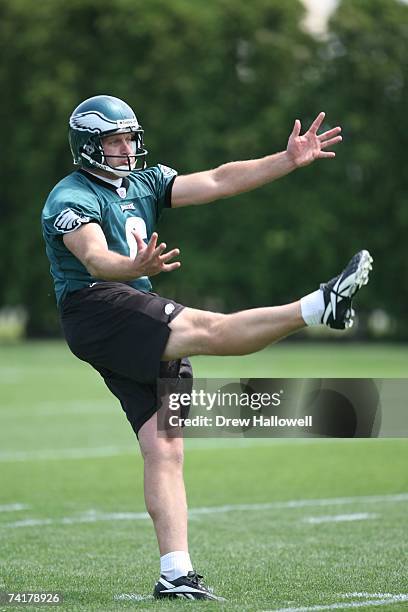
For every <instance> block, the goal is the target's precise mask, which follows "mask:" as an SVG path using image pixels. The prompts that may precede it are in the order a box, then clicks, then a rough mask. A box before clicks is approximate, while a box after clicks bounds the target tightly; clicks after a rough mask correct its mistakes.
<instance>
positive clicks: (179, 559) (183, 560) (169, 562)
mask: <svg viewBox="0 0 408 612" xmlns="http://www.w3.org/2000/svg"><path fill="white" fill-rule="evenodd" d="M192 569H193V566H192V565H191V559H190V555H189V554H188V552H185V551H184V550H175V551H173V552H169V553H167V555H163V556H162V557H160V574H161V575H162V576H164V577H165V578H167V580H175V579H176V578H180V576H187V574H188V572H191V571H192Z"/></svg>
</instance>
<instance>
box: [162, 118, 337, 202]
mask: <svg viewBox="0 0 408 612" xmlns="http://www.w3.org/2000/svg"><path fill="white" fill-rule="evenodd" d="M324 117H325V114H324V113H319V115H318V116H317V117H316V119H315V120H314V121H313V123H312V125H311V126H310V128H309V129H308V131H307V132H306V133H305V134H303V136H302V135H301V134H300V132H301V124H300V121H299V119H296V121H295V124H294V127H293V130H292V133H291V135H290V136H289V140H288V144H287V148H286V151H283V152H281V153H275V155H268V156H266V157H262V158H260V159H250V160H247V161H236V162H230V163H228V164H223V165H222V166H219V167H218V168H214V169H213V170H207V171H205V172H197V173H194V174H187V175H184V176H183V175H182V176H177V177H176V179H175V181H174V184H173V190H172V196H171V205H172V207H173V208H176V207H179V206H188V205H189V204H204V203H206V202H212V201H213V200H218V199H220V198H226V197H229V196H233V195H236V194H238V193H243V192H245V191H251V190H252V189H256V188H257V187H260V186H261V185H265V184H266V183H270V182H271V181H274V180H276V179H278V178H280V177H281V176H285V175H286V174H289V172H292V170H295V169H296V168H300V167H301V166H307V165H309V164H311V163H312V162H313V161H314V160H315V159H323V158H331V157H335V155H336V154H335V153H334V152H333V151H327V148H328V147H331V145H334V144H337V143H338V142H340V141H341V136H340V132H341V128H340V127H335V128H333V129H331V130H328V131H327V132H323V133H322V134H317V132H318V130H319V128H320V126H321V124H322V123H323V120H324Z"/></svg>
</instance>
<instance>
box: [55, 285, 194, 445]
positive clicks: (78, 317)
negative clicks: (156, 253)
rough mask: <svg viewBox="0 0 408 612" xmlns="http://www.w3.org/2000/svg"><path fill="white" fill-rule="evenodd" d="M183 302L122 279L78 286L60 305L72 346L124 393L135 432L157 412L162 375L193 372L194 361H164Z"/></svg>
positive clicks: (115, 390) (116, 390) (109, 384)
mask: <svg viewBox="0 0 408 612" xmlns="http://www.w3.org/2000/svg"><path fill="white" fill-rule="evenodd" d="M183 308H184V306H182V305H181V304H178V303H177V302H174V301H173V300H169V299H166V298H162V297H160V296H158V295H156V294H154V293H146V292H143V291H138V290H137V289H134V288H133V287H130V286H129V285H126V284H124V283H118V282H101V283H96V284H94V285H93V286H92V287H85V288H84V289H80V290H78V291H74V292H72V293H70V294H68V296H67V297H66V298H65V299H64V300H63V302H62V304H61V306H60V314H61V323H62V328H63V331H64V335H65V338H66V340H67V342H68V346H69V348H70V349H71V351H72V352H73V353H74V355H76V356H77V357H79V359H82V360H83V361H86V362H88V363H89V364H90V365H92V366H93V367H94V368H95V369H96V370H97V371H98V372H99V373H100V374H101V376H102V377H103V379H104V381H105V383H106V385H107V387H108V388H109V389H110V390H111V391H112V393H113V394H114V395H115V396H116V397H117V398H118V399H119V401H120V403H121V405H122V408H123V410H124V411H125V413H126V416H127V418H128V420H129V422H130V424H131V425H132V427H133V429H134V431H135V433H136V435H137V433H138V431H139V429H140V428H141V426H142V425H143V424H144V423H145V422H146V421H147V420H148V419H149V418H150V417H151V416H152V415H153V414H154V413H155V412H156V410H157V409H158V405H157V379H158V378H178V377H180V378H192V375H193V374H192V368H191V364H190V361H189V360H188V359H187V358H183V359H181V360H178V361H161V357H162V355H163V351H164V349H165V346H166V343H167V340H168V338H169V335H170V328H169V325H168V324H169V322H170V321H171V320H172V319H174V317H176V316H177V315H178V314H179V313H180V312H181V311H182V310H183Z"/></svg>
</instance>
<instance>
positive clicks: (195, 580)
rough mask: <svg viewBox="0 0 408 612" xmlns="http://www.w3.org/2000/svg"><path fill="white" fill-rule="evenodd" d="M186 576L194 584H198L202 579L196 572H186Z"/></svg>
mask: <svg viewBox="0 0 408 612" xmlns="http://www.w3.org/2000/svg"><path fill="white" fill-rule="evenodd" d="M187 578H188V579H189V580H191V582H193V583H194V584H198V585H199V586H200V582H201V580H202V579H203V576H201V575H200V574H197V572H188V574H187Z"/></svg>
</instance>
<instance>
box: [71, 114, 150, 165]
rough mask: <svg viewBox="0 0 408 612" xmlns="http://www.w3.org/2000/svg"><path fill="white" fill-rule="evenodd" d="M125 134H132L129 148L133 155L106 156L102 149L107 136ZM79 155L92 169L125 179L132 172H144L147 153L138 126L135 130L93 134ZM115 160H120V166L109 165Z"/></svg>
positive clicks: (141, 131)
mask: <svg viewBox="0 0 408 612" xmlns="http://www.w3.org/2000/svg"><path fill="white" fill-rule="evenodd" d="M126 133H131V134H132V141H131V146H132V152H133V154H131V155H107V154H106V153H105V151H104V148H103V139H104V138H106V137H107V136H113V135H115V134H126ZM80 155H81V157H82V158H83V159H84V160H85V161H86V162H88V164H89V165H90V166H92V167H93V168H98V169H99V170H104V171H105V172H109V173H110V174H114V175H116V176H118V177H126V176H128V175H129V174H130V173H131V172H132V171H133V170H144V169H145V168H146V156H147V151H146V149H145V148H144V144H143V130H142V129H140V126H139V129H137V130H132V129H121V130H115V131H113V132H110V133H104V134H103V135H99V134H98V135H96V134H95V135H93V136H91V138H90V139H89V140H88V142H87V143H86V144H85V145H83V147H82V149H81V151H80ZM116 159H120V160H122V161H123V163H122V164H120V166H113V165H111V164H112V161H113V160H116ZM88 164H87V165H88Z"/></svg>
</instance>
